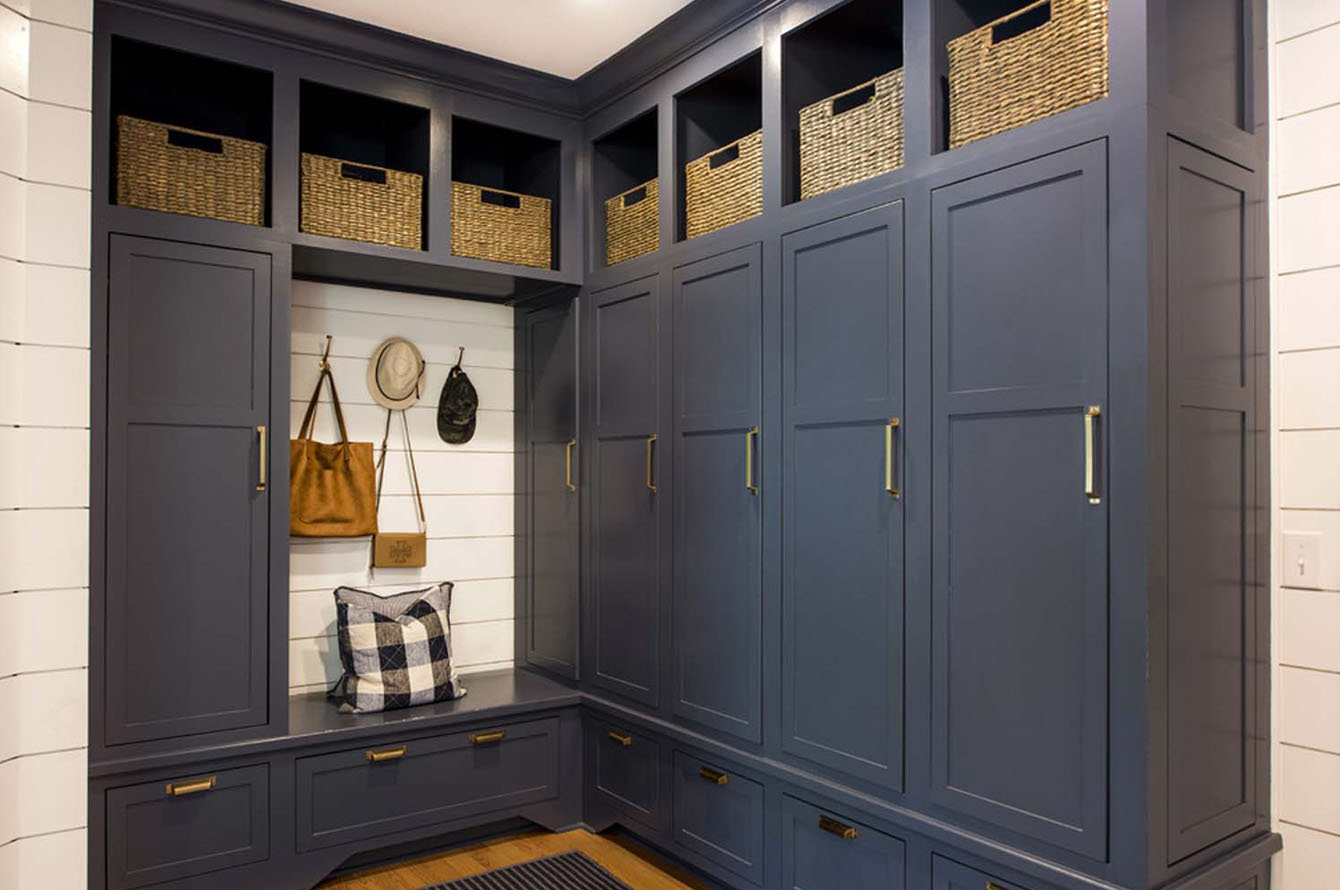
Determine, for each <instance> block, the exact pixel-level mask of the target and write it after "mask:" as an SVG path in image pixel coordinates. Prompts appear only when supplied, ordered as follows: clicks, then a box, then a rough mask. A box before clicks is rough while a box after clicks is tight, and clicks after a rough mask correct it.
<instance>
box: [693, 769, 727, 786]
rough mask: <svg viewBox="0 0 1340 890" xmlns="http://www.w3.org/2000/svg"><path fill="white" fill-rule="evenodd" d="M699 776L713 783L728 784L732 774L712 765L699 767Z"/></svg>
mask: <svg viewBox="0 0 1340 890" xmlns="http://www.w3.org/2000/svg"><path fill="white" fill-rule="evenodd" d="M698 776H699V777H700V778H701V779H703V780H704V781H707V782H711V783H712V784H713V785H727V784H729V783H730V776H728V775H726V774H725V773H723V772H720V771H718V770H714V769H712V768H711V767H710V766H700V767H698Z"/></svg>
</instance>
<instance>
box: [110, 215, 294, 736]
mask: <svg viewBox="0 0 1340 890" xmlns="http://www.w3.org/2000/svg"><path fill="white" fill-rule="evenodd" d="M109 274H110V281H109V288H108V315H107V321H108V331H107V337H108V340H107V394H108V403H107V442H106V446H107V523H106V536H107V540H106V544H107V558H106V577H105V591H106V594H105V613H106V617H105V630H104V634H105V637H104V645H105V649H106V657H105V664H106V669H105V672H104V677H103V681H104V694H105V704H104V708H105V713H104V727H103V731H104V739H105V743H106V744H107V745H120V744H127V743H132V742H145V741H151V740H155V739H169V738H175V737H181V736H192V735H198V734H201V733H208V732H216V731H220V730H228V729H240V728H244V727H253V726H260V725H263V724H265V723H266V722H267V719H268V709H267V700H266V699H267V684H268V680H269V672H270V670H273V666H271V665H269V662H268V654H267V653H268V628H269V611H268V610H269V598H270V590H269V535H270V523H269V515H268V511H269V499H270V495H269V490H268V489H269V487H270V485H272V484H279V485H286V484H287V479H279V480H272V479H269V478H268V470H269V460H268V457H269V455H268V454H267V450H268V447H267V446H269V443H270V442H271V441H272V440H273V439H274V436H273V435H272V434H271V431H270V430H268V429H267V428H266V425H267V424H268V423H269V419H268V418H269V416H270V350H271V344H270V318H271V316H270V311H271V304H270V301H271V258H270V257H269V256H268V255H265V254H260V253H250V252H244V251H237V250H221V249H217V248H213V247H200V246H196V245H189V244H178V243H174V242H164V241H153V240H149V239H143V238H130V237H123V236H113V237H112V240H111V245H110V270H109ZM286 437H287V431H280V440H281V441H280V447H283V442H282V440H283V439H284V438H286ZM281 465H282V462H281Z"/></svg>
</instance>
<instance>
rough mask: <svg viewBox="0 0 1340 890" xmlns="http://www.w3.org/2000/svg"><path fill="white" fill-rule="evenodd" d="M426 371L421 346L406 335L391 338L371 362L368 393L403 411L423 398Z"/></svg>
mask: <svg viewBox="0 0 1340 890" xmlns="http://www.w3.org/2000/svg"><path fill="white" fill-rule="evenodd" d="M423 371H424V361H423V355H421V354H420V353H419V348H418V347H417V346H415V345H414V344H413V343H411V342H409V341H408V340H406V339H405V338H404V337H391V338H390V339H388V340H386V341H385V342H383V343H382V344H381V345H380V346H378V347H377V348H376V349H375V350H373V352H372V358H371V359H370V360H369V361H368V392H369V393H371V394H372V398H373V399H374V400H375V401H376V402H377V404H378V405H381V406H382V407H383V408H391V409H393V410H397V411H403V410H404V409H406V408H408V407H410V406H411V405H413V404H414V403H415V402H417V401H418V400H419V395H420V393H421V390H422V389H423Z"/></svg>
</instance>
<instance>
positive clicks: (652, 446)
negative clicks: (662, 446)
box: [647, 433, 656, 494]
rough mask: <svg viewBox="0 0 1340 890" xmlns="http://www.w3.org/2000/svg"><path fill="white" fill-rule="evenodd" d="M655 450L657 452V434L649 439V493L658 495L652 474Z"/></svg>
mask: <svg viewBox="0 0 1340 890" xmlns="http://www.w3.org/2000/svg"><path fill="white" fill-rule="evenodd" d="M655 450H656V434H655V433H653V434H652V435H650V436H648V437H647V491H649V492H651V493H652V494H655V493H656V482H655V480H654V479H653V473H652V466H653V456H652V455H653V453H654V452H655Z"/></svg>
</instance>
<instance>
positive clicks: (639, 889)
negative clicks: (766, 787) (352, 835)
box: [318, 830, 711, 890]
mask: <svg viewBox="0 0 1340 890" xmlns="http://www.w3.org/2000/svg"><path fill="white" fill-rule="evenodd" d="M569 850H580V851H581V852H583V853H585V854H586V855H587V856H590V857H591V858H592V859H594V860H595V861H596V862H598V863H600V864H601V865H602V866H604V867H605V869H606V870H607V871H608V872H609V873H610V874H612V875H614V876H615V877H616V878H618V879H619V880H621V881H623V882H624V883H625V884H627V885H628V886H629V887H631V888H633V890H711V888H710V886H709V885H708V884H705V883H703V882H702V881H699V880H698V879H696V878H694V877H692V876H691V875H688V874H685V873H684V872H683V871H681V870H679V869H677V868H675V866H673V865H671V864H670V863H669V862H666V861H665V860H664V859H661V858H660V857H659V856H655V855H654V854H651V853H649V852H647V851H645V850H642V849H640V848H638V847H637V846H635V845H634V844H632V843H630V842H628V841H626V840H624V839H623V838H620V837H607V836H604V835H597V834H591V833H590V832H589V831H581V830H577V831H565V832H562V833H561V834H553V833H550V832H543V831H537V832H533V833H532V832H528V833H525V834H518V835H512V836H510V837H505V838H501V839H497V840H492V841H485V842H483V843H480V844H474V845H471V846H468V847H462V848H460V849H458V850H452V851H451V852H449V853H441V854H437V855H434V856H427V857H424V858H422V859H414V860H409V861H406V862H399V863H396V864H394V865H384V866H378V867H376V868H371V869H368V870H367V871H361V872H354V873H351V874H347V875H340V876H339V877H336V878H331V879H330V880H328V881H326V882H324V883H322V884H321V885H320V887H319V888H318V890H420V888H423V887H431V886H433V885H434V884H441V883H445V882H447V881H453V880H455V879H457V878H464V877H468V876H470V875H475V874H479V873H480V872H485V871H490V870H492V869H495V868H503V867H505V866H508V865H516V864H517V863H519V862H529V861H530V860H532V859H539V858H541V857H543V856H553V855H554V854H556V853H566V852H567V851H569Z"/></svg>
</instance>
